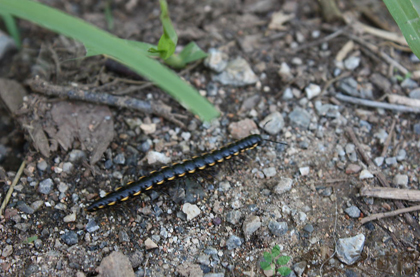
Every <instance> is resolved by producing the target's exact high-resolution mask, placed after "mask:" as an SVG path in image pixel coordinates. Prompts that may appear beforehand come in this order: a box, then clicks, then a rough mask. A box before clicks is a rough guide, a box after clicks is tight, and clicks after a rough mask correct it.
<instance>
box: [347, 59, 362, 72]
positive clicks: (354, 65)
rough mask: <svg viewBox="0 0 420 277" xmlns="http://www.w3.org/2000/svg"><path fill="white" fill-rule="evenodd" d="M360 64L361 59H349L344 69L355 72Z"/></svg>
mask: <svg viewBox="0 0 420 277" xmlns="http://www.w3.org/2000/svg"><path fill="white" fill-rule="evenodd" d="M359 64H360V57H354V56H353V57H349V58H347V59H346V60H344V67H345V68H346V69H348V70H355V69H356V68H357V67H358V66H359Z"/></svg>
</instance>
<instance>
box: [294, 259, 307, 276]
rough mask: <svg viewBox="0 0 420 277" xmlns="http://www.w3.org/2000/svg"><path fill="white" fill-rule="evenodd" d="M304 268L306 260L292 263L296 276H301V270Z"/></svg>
mask: <svg viewBox="0 0 420 277" xmlns="http://www.w3.org/2000/svg"><path fill="white" fill-rule="evenodd" d="M305 269H306V262H305V261H302V262H298V263H295V264H294V265H293V270H294V272H296V274H297V276H302V274H303V272H304V271H305Z"/></svg>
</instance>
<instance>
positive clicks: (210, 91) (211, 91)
mask: <svg viewBox="0 0 420 277" xmlns="http://www.w3.org/2000/svg"><path fill="white" fill-rule="evenodd" d="M206 91H207V96H216V95H217V93H218V91H219V88H218V87H217V84H216V83H213V82H209V83H208V84H207V86H206Z"/></svg>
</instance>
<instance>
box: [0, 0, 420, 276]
mask: <svg viewBox="0 0 420 277" xmlns="http://www.w3.org/2000/svg"><path fill="white" fill-rule="evenodd" d="M41 2H44V3H46V4H49V5H53V6H54V7H55V8H58V9H60V10H63V11H65V12H67V13H69V14H72V15H74V16H77V17H80V18H82V19H84V20H86V21H88V22H90V23H92V24H94V25H96V26H98V27H100V28H102V29H107V24H106V19H105V14H104V7H105V6H104V5H105V4H104V3H105V1H91V0H90V1H41ZM338 8H339V10H340V11H341V12H342V13H343V14H342V16H343V17H342V18H341V19H335V20H332V21H330V22H327V18H326V15H325V14H323V13H322V9H321V7H320V5H319V2H318V1H306V0H304V1H291V0H290V1H288V0H285V1H275V0H261V1H256V0H244V1H239V0H232V1H221V0H206V1H201V2H197V1H191V0H174V1H169V9H170V14H171V18H172V21H173V23H174V26H175V29H176V30H177V32H178V35H179V46H180V47H182V46H185V45H186V44H187V43H189V42H191V41H195V42H196V43H197V44H198V45H199V46H200V47H201V48H202V49H203V50H204V51H206V52H209V49H212V48H213V49H216V51H220V52H218V53H224V54H225V55H224V56H223V57H224V58H225V59H226V60H227V61H233V60H235V59H236V58H238V57H240V58H243V59H244V60H245V61H246V62H247V64H249V66H250V68H251V69H252V71H253V72H254V73H255V78H257V79H256V80H255V81H254V82H252V83H251V84H249V85H245V86H235V85H229V84H222V83H221V82H220V79H218V73H216V72H214V71H213V70H212V69H210V68H209V66H208V65H207V64H205V63H203V62H199V63H194V64H192V65H189V66H188V67H187V68H186V69H184V70H180V71H178V72H177V73H178V74H179V75H180V76H181V77H182V78H183V79H185V80H186V81H187V82H189V83H190V84H191V85H193V86H194V87H196V88H197V89H198V90H199V91H200V93H201V94H202V95H204V96H206V98H207V99H208V100H209V101H210V102H211V103H213V104H214V105H215V106H216V107H217V109H219V110H220V112H221V117H220V118H218V119H217V120H215V121H213V122H211V123H202V122H200V121H199V120H197V119H196V118H194V116H193V115H191V114H190V113H188V112H187V111H186V110H185V109H184V108H183V107H182V106H181V105H180V104H179V103H177V102H176V101H174V100H173V99H172V98H171V97H170V96H168V95H167V94H165V93H164V92H163V91H161V90H160V89H159V88H157V87H155V86H153V85H151V84H149V83H148V82H147V80H143V79H142V78H141V77H138V76H133V75H132V74H131V73H129V72H126V71H125V70H121V69H120V68H118V67H115V65H114V64H111V63H110V62H109V61H107V60H106V59H105V58H104V57H90V58H83V56H84V53H85V52H84V51H85V50H84V47H83V45H81V44H80V43H78V42H75V41H73V40H71V39H69V38H65V37H62V36H59V35H57V34H54V33H52V32H50V31H48V30H46V29H43V28H41V27H39V26H36V25H34V24H32V23H30V22H26V21H19V27H20V29H21V32H22V33H21V36H22V43H23V49H22V50H21V51H20V52H17V51H15V52H9V54H8V55H7V56H5V57H3V58H2V59H1V60H0V77H1V79H0V80H1V84H0V89H2V90H3V93H1V95H0V96H1V97H2V101H3V105H2V106H1V107H0V162H1V164H0V165H1V167H0V199H1V202H3V201H4V199H5V198H6V194H7V192H8V190H9V188H10V186H11V184H12V182H13V180H14V177H15V176H16V175H18V173H17V171H18V169H19V167H20V166H21V164H22V161H25V164H24V165H23V167H22V169H23V171H22V174H21V175H20V178H19V181H18V182H17V184H16V186H15V187H14V191H13V193H12V195H11V198H10V200H9V202H8V204H7V206H6V209H5V211H4V214H3V216H2V217H1V218H0V220H1V221H0V228H1V239H0V252H1V259H0V275H1V276H96V275H98V274H99V275H102V276H134V275H135V276H207V277H211V276H212V277H214V276H272V272H268V271H265V272H264V271H263V270H262V269H261V267H260V262H261V261H263V253H264V252H265V251H270V250H271V249H272V248H273V247H274V246H275V245H279V246H280V249H281V254H282V255H287V256H290V257H291V260H290V261H289V263H288V264H287V266H289V267H290V268H291V269H292V270H293V271H292V273H291V274H290V276H418V272H419V240H420V226H419V215H418V212H417V211H413V212H410V213H405V214H399V215H394V216H391V217H386V218H380V219H378V220H373V221H367V222H365V221H364V220H366V218H367V217H368V216H370V215H374V214H381V213H386V212H391V211H395V210H398V209H401V208H408V207H411V206H414V205H415V204H416V202H413V201H407V198H403V199H402V200H392V199H382V198H372V197H367V196H364V195H362V192H363V191H364V190H363V189H365V188H370V187H385V186H389V187H392V188H398V189H405V190H411V191H412V192H414V191H416V190H418V189H419V181H418V178H419V177H418V176H419V166H418V162H417V161H418V160H419V149H420V140H419V139H420V125H419V123H418V122H417V120H418V119H419V116H418V115H417V113H418V112H419V110H418V108H412V109H410V108H409V107H407V106H406V108H405V110H404V111H401V110H400V111H395V110H391V109H388V108H384V107H382V106H380V104H383V103H388V101H390V100H389V99H390V98H388V99H387V98H386V95H400V96H404V97H409V99H411V100H410V101H409V102H415V101H416V100H415V99H417V98H419V93H418V91H420V89H419V82H418V78H419V76H420V75H419V74H417V73H416V71H418V70H419V69H420V63H419V60H418V59H417V58H415V57H414V55H413V54H412V53H411V52H409V51H407V46H406V45H401V43H399V41H398V40H395V41H390V40H387V39H385V38H383V37H380V36H378V35H377V34H376V33H372V32H370V31H369V30H367V28H365V27H366V26H370V27H374V28H379V29H382V30H385V31H387V32H390V33H395V34H400V33H399V30H398V28H397V26H396V24H395V23H394V21H393V20H392V17H391V16H390V15H389V13H388V11H387V10H386V7H385V6H384V4H383V3H382V1H369V2H368V3H367V2H366V1H360V2H359V1H338ZM112 13H113V19H114V25H115V26H114V29H113V31H112V33H114V34H115V35H117V36H119V37H121V38H125V39H132V40H138V41H144V42H148V43H154V44H156V43H157V42H158V40H159V37H160V35H161V24H160V21H159V6H158V3H157V2H156V1H142V0H132V1H120V0H116V1H113V5H112ZM1 29H2V30H5V28H4V26H1ZM407 72H411V73H412V74H410V75H408V74H406V73H407ZM35 75H38V76H39V78H42V80H45V81H46V82H47V83H48V84H51V85H58V86H64V87H71V86H72V87H73V88H74V87H75V86H76V85H77V86H78V87H80V88H82V89H85V90H89V91H92V92H96V93H101V92H106V93H111V94H115V95H120V96H121V95H124V96H129V97H134V98H138V99H141V100H148V101H151V102H153V103H160V105H166V106H169V107H171V108H172V112H173V113H175V114H179V115H181V116H182V122H183V123H184V124H185V125H186V126H187V127H186V128H181V127H179V126H177V125H175V124H173V123H172V122H168V121H167V120H165V119H164V118H163V117H161V116H159V115H156V114H155V115H151V114H146V115H145V114H142V113H140V112H138V111H133V110H129V109H125V108H118V107H111V106H105V105H96V104H94V103H86V102H83V101H69V100H66V99H58V98H57V97H47V96H46V95H45V94H42V93H36V92H34V91H33V90H34V89H33V86H31V83H30V82H28V80H33V79H32V78H33V77H34V76H35ZM241 78H244V76H242V77H241ZM31 87H32V90H31ZM5 91H7V93H5ZM5 95H9V97H7V96H5ZM16 95H18V96H19V97H20V99H22V96H24V97H23V99H24V101H23V103H22V105H21V106H19V107H15V106H14V104H13V103H12V104H11V102H13V99H15V98H16ZM11 96H12V97H11ZM349 97H352V98H351V99H359V100H361V101H359V102H358V104H352V103H349V101H351V100H349V99H350V98H349ZM366 100H368V101H371V102H367V101H366ZM363 101H364V102H363ZM417 101H418V100H417ZM367 103H370V104H371V106H366V104H367ZM372 103H373V104H372ZM372 105H373V107H372ZM250 131H252V132H259V133H260V134H261V135H262V136H263V138H265V139H268V140H271V141H277V142H280V141H281V142H285V143H287V145H283V144H278V143H275V142H269V141H266V142H264V143H263V144H262V145H260V146H258V147H257V148H255V149H253V150H249V151H248V152H247V153H246V154H243V155H240V156H239V157H235V159H232V161H228V162H224V163H222V164H220V165H218V166H216V167H214V168H212V169H211V170H204V171H201V173H200V174H193V175H191V176H190V177H188V178H182V179H179V180H175V181H171V182H164V184H162V186H160V187H158V188H154V190H151V191H149V192H148V193H144V194H141V195H139V196H138V197H134V198H132V199H130V200H129V201H127V202H125V203H121V204H119V205H115V206H112V207H107V208H104V209H100V210H98V211H96V212H87V211H85V208H86V207H87V206H88V205H89V204H90V203H92V202H93V201H94V200H95V199H96V198H98V197H99V196H101V197H103V196H104V195H105V193H106V192H109V191H113V190H114V189H116V188H117V187H119V186H122V185H124V184H126V183H127V182H129V181H131V180H135V179H137V178H139V177H140V176H143V175H145V174H147V173H148V172H150V171H152V170H156V169H159V168H160V167H161V166H162V163H153V161H152V159H154V158H156V159H160V160H161V161H163V163H164V164H167V163H171V162H177V161H182V160H184V159H190V158H191V157H193V156H195V155H200V154H201V153H203V152H207V151H209V150H211V149H215V148H219V147H222V146H223V145H226V144H227V143H230V142H232V141H234V140H235V139H240V138H243V137H246V136H247V135H249V134H250ZM162 154H163V155H162ZM381 157H383V159H382V158H381ZM398 192H399V191H394V194H397V193H398ZM404 193H405V191H404V192H401V193H400V194H404ZM405 194H406V195H411V193H410V192H408V193H405ZM407 197H408V196H407ZM412 197H413V198H414V194H413V196H412ZM355 237H356V238H361V241H362V245H361V247H363V248H361V249H362V250H361V249H357V245H356V244H357V243H350V245H347V246H344V248H345V249H344V254H343V253H342V252H341V251H342V249H341V247H340V246H339V245H340V243H342V242H343V241H342V240H341V239H346V238H355ZM359 246H360V245H359ZM346 247H347V248H346ZM346 255H347V256H349V258H350V260H352V261H351V262H347V263H346V262H345V260H346V258H345V257H343V256H346ZM107 274H108V275H107Z"/></svg>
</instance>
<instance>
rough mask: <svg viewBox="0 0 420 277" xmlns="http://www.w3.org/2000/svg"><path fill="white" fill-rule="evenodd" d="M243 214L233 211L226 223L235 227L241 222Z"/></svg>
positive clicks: (228, 215) (229, 213)
mask: <svg viewBox="0 0 420 277" xmlns="http://www.w3.org/2000/svg"><path fill="white" fill-rule="evenodd" d="M241 217H242V213H241V212H240V211H239V210H233V211H230V212H228V214H227V215H226V221H227V222H229V223H231V224H233V225H235V224H237V223H238V222H239V220H241Z"/></svg>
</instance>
